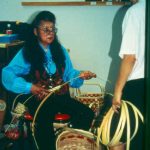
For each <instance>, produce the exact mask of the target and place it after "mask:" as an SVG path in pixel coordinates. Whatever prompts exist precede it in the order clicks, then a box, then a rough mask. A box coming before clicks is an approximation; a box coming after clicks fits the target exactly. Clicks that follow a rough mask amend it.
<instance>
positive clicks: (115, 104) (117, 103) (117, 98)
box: [112, 94, 121, 113]
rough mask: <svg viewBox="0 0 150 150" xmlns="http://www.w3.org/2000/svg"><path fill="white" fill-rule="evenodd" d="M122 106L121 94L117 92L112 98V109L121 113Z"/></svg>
mask: <svg viewBox="0 0 150 150" xmlns="http://www.w3.org/2000/svg"><path fill="white" fill-rule="evenodd" d="M120 107H121V94H116V95H114V97H113V99H112V109H113V110H114V111H115V112H116V113H119V111H118V109H120Z"/></svg>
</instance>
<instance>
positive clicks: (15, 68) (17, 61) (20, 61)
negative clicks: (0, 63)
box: [2, 50, 32, 94]
mask: <svg viewBox="0 0 150 150" xmlns="http://www.w3.org/2000/svg"><path fill="white" fill-rule="evenodd" d="M29 71H30V64H28V63H27V62H26V61H25V60H24V58H23V54H22V50H20V51H19V52H18V53H17V55H16V56H15V57H14V58H13V60H12V61H11V62H10V63H9V65H8V66H6V67H4V68H3V69H2V83H3V85H4V87H5V88H6V89H7V90H8V91H11V92H14V93H24V94H28V93H30V92H31V91H30V90H31V86H32V83H30V82H27V81H26V80H25V79H24V78H23V76H24V75H26V74H28V73H29Z"/></svg>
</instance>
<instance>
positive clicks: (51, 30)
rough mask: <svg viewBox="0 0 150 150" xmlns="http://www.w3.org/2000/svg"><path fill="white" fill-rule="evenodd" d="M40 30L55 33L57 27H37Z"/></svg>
mask: <svg viewBox="0 0 150 150" xmlns="http://www.w3.org/2000/svg"><path fill="white" fill-rule="evenodd" d="M39 29H40V30H42V31H43V32H44V33H45V34H50V33H55V34H56V33H57V28H56V27H54V28H44V27H39Z"/></svg>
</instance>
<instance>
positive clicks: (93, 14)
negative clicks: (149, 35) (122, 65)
mask: <svg viewBox="0 0 150 150" xmlns="http://www.w3.org/2000/svg"><path fill="white" fill-rule="evenodd" d="M0 10H1V15H0V20H1V21H2V20H3V21H4V20H10V21H14V20H19V21H28V20H29V18H30V17H31V15H32V14H33V13H35V12H37V11H40V10H49V11H51V12H53V13H54V14H55V15H56V18H57V27H58V37H59V39H60V41H61V43H62V44H63V45H64V46H65V47H66V48H69V49H70V50H71V52H70V56H71V59H72V61H73V64H74V66H75V67H76V68H77V69H81V70H91V71H93V72H95V73H96V74H97V75H98V77H100V78H102V79H104V80H111V81H112V85H113V83H114V81H115V78H116V72H117V66H118V61H119V59H118V56H117V53H118V51H119V46H120V42H121V23H122V18H123V15H124V13H125V10H126V9H124V8H123V7H122V6H21V1H19V0H1V1H0ZM94 81H95V80H93V82H94ZM96 82H100V83H101V84H103V85H105V82H104V81H102V80H100V79H96ZM112 85H110V84H108V88H109V89H112Z"/></svg>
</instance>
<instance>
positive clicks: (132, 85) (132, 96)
mask: <svg viewBox="0 0 150 150" xmlns="http://www.w3.org/2000/svg"><path fill="white" fill-rule="evenodd" d="M134 2H135V0H134ZM122 33H123V37H122V44H121V48H120V52H119V56H120V57H121V59H122V61H121V64H120V71H119V75H118V79H117V82H116V85H115V90H114V97H113V101H112V108H113V109H114V110H115V111H116V112H118V108H120V105H121V100H122V99H123V100H128V101H130V102H132V103H133V104H134V105H135V106H136V107H137V108H138V109H139V110H140V111H141V113H142V114H144V99H145V98H144V63H145V59H144V57H145V0H140V1H139V2H137V3H136V4H134V5H133V6H132V7H130V8H129V9H128V11H127V13H126V15H125V18H124V21H123V25H122ZM130 120H131V124H132V123H133V120H134V119H130ZM141 126H142V123H141ZM141 126H140V127H139V130H138V133H137V135H136V136H135V138H133V140H132V141H131V146H130V147H131V148H130V150H135V149H136V150H143V148H142V147H143V143H144V141H143V138H144V137H143V133H142V132H143V131H142V129H141V128H142V127H141ZM131 128H132V127H131Z"/></svg>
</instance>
